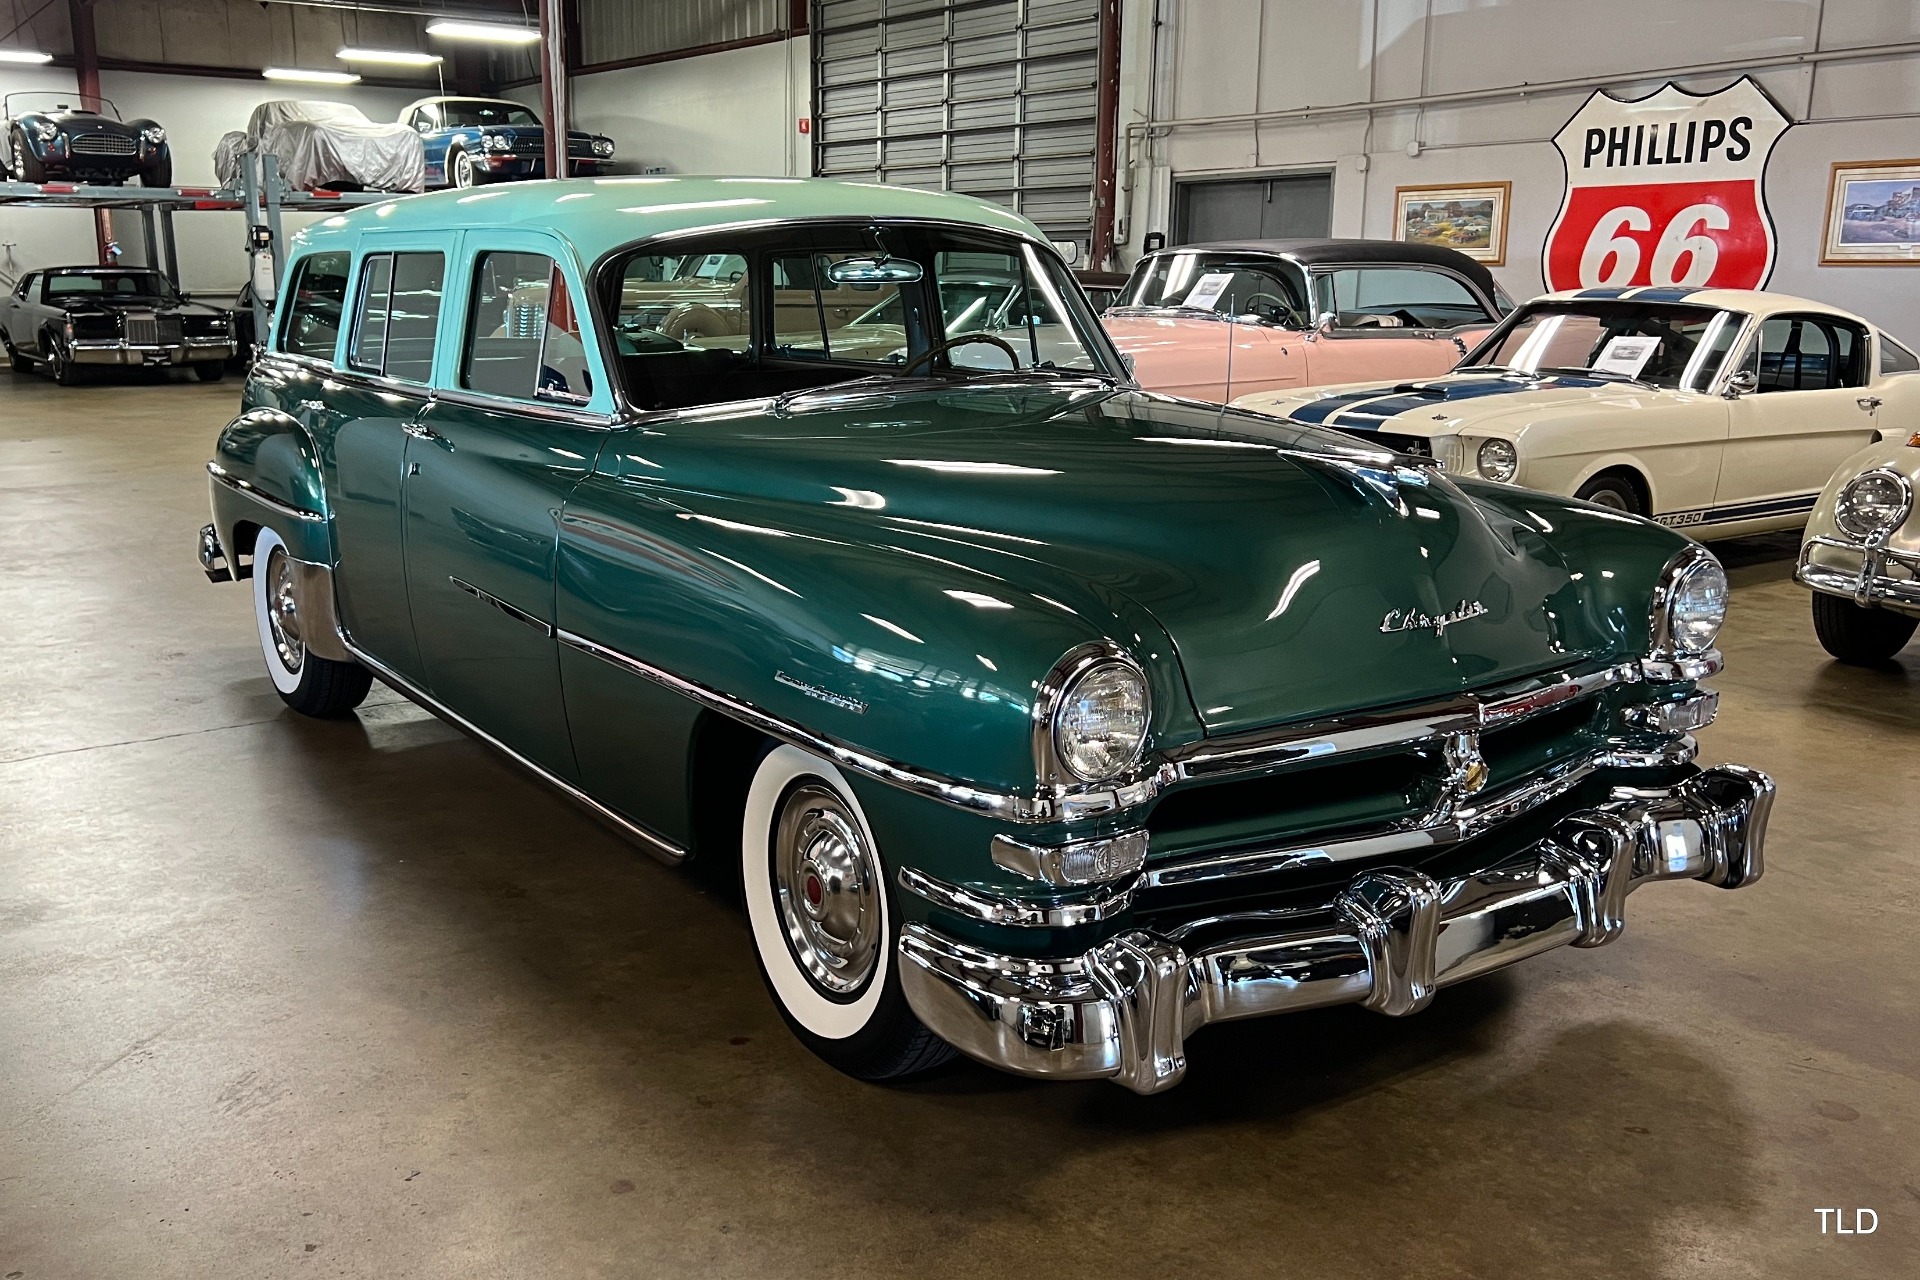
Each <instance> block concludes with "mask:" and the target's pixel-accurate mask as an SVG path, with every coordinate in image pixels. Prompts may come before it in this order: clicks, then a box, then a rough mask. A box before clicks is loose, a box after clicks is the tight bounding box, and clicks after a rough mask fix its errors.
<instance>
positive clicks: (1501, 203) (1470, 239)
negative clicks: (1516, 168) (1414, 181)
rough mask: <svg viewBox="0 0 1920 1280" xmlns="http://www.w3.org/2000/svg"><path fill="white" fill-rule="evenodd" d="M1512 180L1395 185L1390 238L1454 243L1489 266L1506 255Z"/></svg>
mask: <svg viewBox="0 0 1920 1280" xmlns="http://www.w3.org/2000/svg"><path fill="white" fill-rule="evenodd" d="M1512 202H1513V184H1512V183H1511V182H1445V183H1437V184H1433V185H1429V186H1414V187H1395V188H1394V189H1393V238H1394V239H1395V240H1399V241H1401V242H1403V243H1406V244H1431V245H1438V246H1440V247H1441V248H1445V249H1454V250H1457V251H1458V252H1460V253H1464V254H1466V255H1467V256H1468V257H1469V258H1472V259H1473V260H1474V261H1475V262H1483V263H1485V264H1486V265H1487V266H1490V267H1498V266H1504V265H1505V264H1506V261H1507V210H1508V208H1509V207H1510V206H1511V205H1512Z"/></svg>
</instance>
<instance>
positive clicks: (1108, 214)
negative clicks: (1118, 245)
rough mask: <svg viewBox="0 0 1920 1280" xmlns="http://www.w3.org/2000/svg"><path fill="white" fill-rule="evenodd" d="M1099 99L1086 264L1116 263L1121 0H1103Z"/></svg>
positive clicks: (1097, 266) (1097, 267)
mask: <svg viewBox="0 0 1920 1280" xmlns="http://www.w3.org/2000/svg"><path fill="white" fill-rule="evenodd" d="M1099 76H1100V84H1099V95H1100V96H1099V100H1098V103H1097V105H1096V106H1095V109H1094V125H1093V127H1094V140H1093V241H1092V244H1091V246H1090V247H1089V250H1088V253H1087V266H1089V267H1090V268H1092V269H1093V270H1095V271H1105V270H1107V269H1109V268H1110V267H1111V266H1112V265H1113V263H1112V262H1111V261H1110V260H1111V259H1112V257H1113V220H1114V170H1115V158H1114V157H1115V152H1116V149H1117V147H1118V144H1119V134H1120V0H1100V52H1099Z"/></svg>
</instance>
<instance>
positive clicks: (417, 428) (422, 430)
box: [400, 422, 446, 440]
mask: <svg viewBox="0 0 1920 1280" xmlns="http://www.w3.org/2000/svg"><path fill="white" fill-rule="evenodd" d="M400 429H401V430H402V431H404V432H406V433H407V434H408V435H410V436H412V437H413V438H414V439H415V440H445V439H446V437H445V436H443V435H441V434H440V433H439V432H438V431H435V430H434V429H433V428H432V427H423V426H421V425H420V424H419V423H417V422H409V423H408V424H407V425H406V426H404V427H402V428H400Z"/></svg>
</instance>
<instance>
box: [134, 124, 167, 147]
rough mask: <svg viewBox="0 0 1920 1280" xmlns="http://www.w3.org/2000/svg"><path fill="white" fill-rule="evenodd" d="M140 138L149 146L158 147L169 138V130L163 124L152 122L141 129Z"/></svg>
mask: <svg viewBox="0 0 1920 1280" xmlns="http://www.w3.org/2000/svg"><path fill="white" fill-rule="evenodd" d="M140 138H141V141H143V142H145V143H146V144H147V145H148V146H150V147H157V146H159V145H160V144H161V143H163V142H165V141H166V140H167V131H166V129H165V128H164V127H163V126H161V125H157V124H150V125H148V126H147V127H146V128H144V129H142V130H141V131H140Z"/></svg>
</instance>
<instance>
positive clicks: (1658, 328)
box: [1459, 299, 1741, 390]
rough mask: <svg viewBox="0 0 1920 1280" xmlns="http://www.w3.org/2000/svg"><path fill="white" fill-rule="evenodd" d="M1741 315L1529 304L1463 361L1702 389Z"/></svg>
mask: <svg viewBox="0 0 1920 1280" xmlns="http://www.w3.org/2000/svg"><path fill="white" fill-rule="evenodd" d="M1740 321H1741V317H1740V316H1738V315H1736V314H1734V313H1733V312H1731V311H1720V310H1717V309H1715V308H1713V307H1688V306H1668V305H1665V304H1655V303H1645V302H1611V301H1594V302H1588V301H1583V300H1578V299H1568V300H1566V301H1559V302H1530V303H1527V304H1526V305H1525V306H1523V307H1521V308H1520V309H1519V310H1518V311H1516V312H1514V313H1513V314H1512V315H1511V316H1509V317H1507V319H1506V320H1505V321H1504V322H1503V323H1502V324H1501V326H1500V327H1499V328H1498V329H1496V330H1494V331H1493V333H1491V334H1489V335H1488V336H1487V340H1486V341H1485V342H1482V343H1481V344H1480V345H1479V346H1478V347H1476V348H1475V349H1474V350H1473V352H1472V353H1471V354H1469V355H1468V356H1467V358H1466V359H1464V360H1462V361H1461V362H1460V365H1459V367H1460V368H1462V369H1465V368H1468V367H1472V366H1498V367H1500V368H1506V369H1516V370H1519V371H1521V372H1523V373H1544V372H1573V373H1598V374H1601V375H1603V376H1614V377H1621V378H1631V379H1635V380H1637V381H1640V382H1647V383H1651V384H1653V385H1654V386H1656V387H1687V388H1689V389H1692V390H1701V389H1704V388H1705V387H1706V386H1707V385H1708V384H1710V383H1711V382H1712V381H1713V378H1714V375H1715V374H1716V373H1717V372H1719V369H1720V364H1721V361H1722V360H1723V359H1724V358H1725V357H1726V354H1727V351H1728V349H1729V348H1731V347H1732V345H1733V340H1734V339H1735V338H1736V337H1737V336H1738V335H1739V332H1740Z"/></svg>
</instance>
